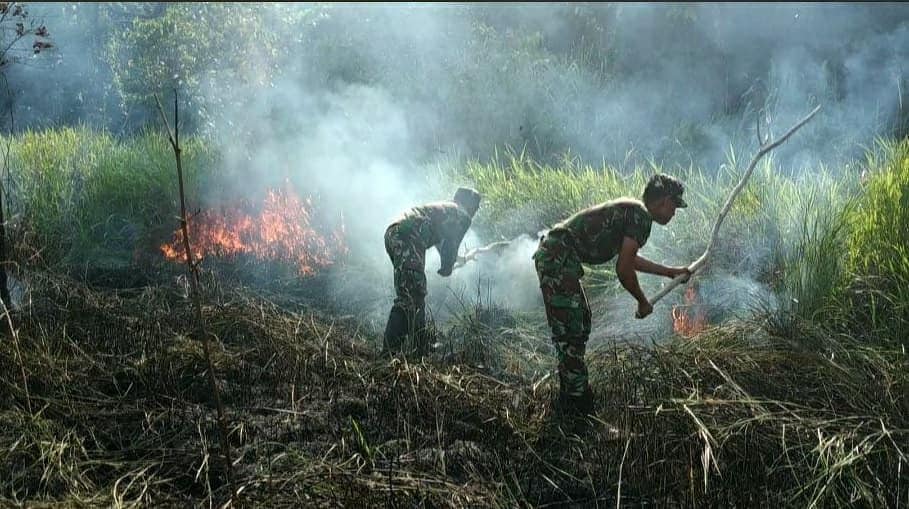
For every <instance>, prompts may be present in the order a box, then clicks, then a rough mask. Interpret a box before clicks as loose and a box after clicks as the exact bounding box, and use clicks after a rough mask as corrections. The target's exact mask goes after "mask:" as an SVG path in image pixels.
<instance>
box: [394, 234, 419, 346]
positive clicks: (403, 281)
mask: <svg viewBox="0 0 909 509" xmlns="http://www.w3.org/2000/svg"><path fill="white" fill-rule="evenodd" d="M411 237H412V236H411V235H407V234H405V233H403V232H401V231H400V228H399V225H397V224H393V225H391V226H389V227H388V229H387V230H385V251H386V252H387V253H388V257H389V258H390V259H391V263H392V266H393V267H394V286H395V300H394V304H393V305H392V309H391V313H390V315H389V320H388V324H387V326H386V329H385V347H386V349H388V350H397V349H400V348H401V346H402V343H403V340H404V336H411V337H412V338H416V336H417V335H418V334H415V333H416V332H419V331H421V330H422V329H423V328H424V325H425V324H424V323H425V309H424V306H425V300H426V274H425V272H424V270H425V267H426V250H425V249H422V248H421V247H420V246H419V245H418V244H417V243H416V242H415V241H414V240H413V239H412V238H411Z"/></svg>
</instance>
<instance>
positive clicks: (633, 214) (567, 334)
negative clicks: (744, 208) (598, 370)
mask: <svg viewBox="0 0 909 509" xmlns="http://www.w3.org/2000/svg"><path fill="white" fill-rule="evenodd" d="M684 190H685V188H684V185H683V184H682V183H681V182H680V181H678V180H676V179H674V178H672V177H669V176H667V175H654V176H653V177H652V178H651V179H650V181H649V182H648V183H647V186H646V187H645V189H644V196H643V201H639V200H636V199H633V198H620V199H617V200H613V201H609V202H606V203H602V204H599V205H595V206H593V207H590V208H587V209H584V210H582V211H580V212H578V213H576V214H574V215H573V216H571V217H569V218H568V219H566V220H564V221H562V222H561V223H559V224H557V225H555V226H554V227H553V228H552V229H551V230H549V232H548V233H547V234H546V236H544V237H543V238H542V239H541V240H540V245H539V247H538V248H537V251H536V253H534V255H533V259H534V263H535V265H536V270H537V276H538V277H539V279H540V289H541V291H542V293H543V303H544V305H545V307H546V319H547V321H548V323H549V326H550V328H551V329H552V341H553V343H554V344H555V348H556V353H557V355H558V359H559V365H558V371H559V385H560V391H559V400H560V403H561V404H562V405H564V406H566V407H568V409H569V410H573V411H578V412H580V413H584V414H586V413H589V412H590V411H591V410H592V408H593V394H592V392H591V389H590V385H589V383H588V381H587V366H586V365H585V363H584V353H585V351H586V348H587V339H588V337H589V335H590V329H591V327H590V321H591V320H590V318H591V315H590V306H589V305H588V303H587V296H586V295H585V293H584V287H583V286H582V285H581V277H582V276H583V275H584V269H583V268H582V266H581V264H582V263H586V264H602V263H606V262H608V261H609V260H611V259H612V258H613V257H615V256H616V255H618V260H617V263H616V273H617V275H618V277H619V281H620V282H621V283H622V286H623V287H624V288H625V289H626V290H627V291H628V292H629V293H630V294H631V295H632V296H633V297H634V298H635V299H636V300H637V302H638V313H637V316H638V318H643V317H645V316H647V315H648V314H650V313H651V312H652V311H653V307H652V306H651V305H650V303H649V302H648V300H647V297H645V296H644V293H643V292H642V291H641V287H640V286H639V284H638V279H637V274H636V272H635V271H641V272H646V273H649V274H656V275H661V276H666V277H669V278H674V277H676V276H678V275H681V274H687V273H688V269H687V268H684V267H666V266H663V265H660V264H658V263H654V262H651V261H649V260H647V259H645V258H643V257H641V256H639V255H638V250H639V249H640V248H642V247H643V246H644V244H645V243H646V242H647V238H648V237H649V236H650V226H651V224H652V222H653V221H656V222H657V223H659V224H661V225H665V224H667V223H669V221H670V220H671V219H672V217H673V215H675V210H676V208H679V207H687V204H686V203H685V201H684V200H683V199H682V194H683V193H684Z"/></svg>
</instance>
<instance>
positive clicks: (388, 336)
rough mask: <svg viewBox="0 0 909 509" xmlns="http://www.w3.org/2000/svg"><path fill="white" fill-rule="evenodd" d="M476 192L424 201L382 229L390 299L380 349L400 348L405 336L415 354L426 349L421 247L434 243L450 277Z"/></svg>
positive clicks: (444, 273) (442, 273) (392, 350)
mask: <svg viewBox="0 0 909 509" xmlns="http://www.w3.org/2000/svg"><path fill="white" fill-rule="evenodd" d="M479 207H480V193H478V192H477V191H475V190H473V189H470V188H467V187H461V188H458V190H457V192H455V195H454V199H453V200H452V201H441V202H435V203H428V204H425V205H421V206H418V207H414V208H412V209H410V210H408V211H406V212H404V214H402V215H401V216H400V217H398V219H396V220H395V221H394V222H393V223H392V224H391V226H389V227H388V229H387V230H385V251H386V252H388V256H389V258H391V263H392V265H393V266H394V271H395V279H394V284H395V301H394V305H392V307H391V313H390V314H389V315H388V323H387V325H386V326H385V340H384V350H385V351H386V352H388V353H395V352H399V351H400V350H401V348H402V347H403V345H404V338H405V337H407V336H409V337H410V338H411V341H412V343H413V345H414V347H415V349H416V351H417V353H418V354H425V353H426V351H427V350H428V345H427V344H426V343H427V338H426V337H425V334H424V333H423V332H424V331H423V329H424V328H425V324H426V312H425V309H424V306H425V299H426V274H424V272H423V271H424V269H425V265H426V260H425V254H426V250H427V249H429V248H431V247H433V246H435V247H436V249H438V251H439V257H440V258H441V267H440V268H439V270H438V274H439V275H440V276H443V277H448V276H450V275H451V271H452V268H453V266H454V263H455V261H456V260H457V257H458V247H459V246H460V245H461V240H462V239H463V238H464V234H465V233H467V229H468V228H470V222H471V221H472V220H473V216H474V214H476V213H477V209H479Z"/></svg>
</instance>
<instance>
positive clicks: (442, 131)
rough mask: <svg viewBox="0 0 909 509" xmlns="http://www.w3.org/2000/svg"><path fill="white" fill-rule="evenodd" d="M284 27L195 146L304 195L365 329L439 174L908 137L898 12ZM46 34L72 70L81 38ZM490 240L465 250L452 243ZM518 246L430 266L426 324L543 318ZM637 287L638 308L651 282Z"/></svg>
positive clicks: (392, 10) (818, 8)
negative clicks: (510, 314)
mask: <svg viewBox="0 0 909 509" xmlns="http://www.w3.org/2000/svg"><path fill="white" fill-rule="evenodd" d="M34 8H35V10H36V11H39V9H38V6H35V7H34ZM262 8H263V9H271V8H275V7H272V6H263V7H262ZM298 8H300V9H313V10H316V11H318V15H316V16H313V17H311V18H307V19H311V20H312V22H311V23H308V24H307V25H306V26H305V27H299V28H298V30H297V33H295V34H293V35H294V37H289V38H288V41H290V42H288V46H287V47H286V48H285V49H286V51H284V52H282V53H281V54H279V55H277V56H273V57H270V58H275V59H276V62H275V65H276V68H277V69H279V70H280V72H279V73H278V76H276V78H275V79H274V80H273V81H272V82H270V83H269V84H268V86H264V87H263V86H256V87H251V88H247V89H237V90H234V92H232V93H235V94H236V95H235V96H232V97H229V98H225V97H224V94H226V93H227V92H226V91H225V90H222V89H210V90H208V100H209V102H211V103H212V104H218V105H220V106H219V110H218V112H217V113H218V116H217V118H218V121H217V122H215V123H213V125H212V126H210V127H209V128H207V129H203V130H202V132H201V133H200V134H204V135H208V136H211V138H212V139H213V140H214V141H215V143H216V144H217V146H218V148H219V150H220V151H221V152H222V153H223V154H224V155H225V164H226V168H225V171H227V172H229V173H233V174H237V175H238V179H237V182H238V184H237V187H236V189H235V192H241V193H242V192H246V191H248V190H250V187H257V188H261V187H267V186H270V185H276V184H278V183H280V182H283V181H285V180H286V179H289V180H290V181H292V182H294V183H295V184H296V185H297V186H298V187H299V188H300V189H301V190H303V191H305V192H307V193H312V194H314V195H315V196H316V197H317V201H318V203H320V204H321V206H323V207H324V210H325V211H326V214H327V215H329V216H331V217H341V216H342V215H343V220H344V223H345V226H346V228H347V232H348V238H349V243H350V248H351V253H352V263H353V264H354V265H355V266H356V267H359V268H360V270H361V271H362V277H360V278H359V280H358V281H357V282H352V281H350V280H349V276H344V277H342V278H341V279H343V280H339V281H337V282H336V289H337V291H338V292H339V295H340V297H339V298H340V300H344V299H347V300H349V301H351V302H357V303H359V304H358V305H359V306H361V307H363V308H364V309H362V310H361V311H362V312H363V313H364V315H365V316H369V317H371V318H372V319H373V321H374V323H375V324H376V325H377V327H380V326H381V324H382V321H383V320H384V315H385V313H386V312H387V308H388V305H390V302H391V296H392V294H391V267H390V264H389V262H388V260H387V257H386V255H385V252H384V245H383V241H382V234H383V231H384V229H385V227H386V226H387V224H388V223H389V222H390V221H391V219H392V218H393V217H394V216H395V215H397V214H398V213H400V212H401V211H403V210H404V209H406V208H407V207H409V206H412V205H415V204H418V203H421V202H425V201H432V200H438V199H447V198H448V197H450V196H451V194H452V192H453V191H454V187H455V186H457V185H458V184H461V183H459V182H450V181H449V180H446V179H443V178H442V174H441V170H440V168H444V167H446V166H447V165H452V164H457V163H458V162H460V161H463V160H465V159H468V158H470V159H473V158H477V159H480V160H484V159H487V158H489V157H492V156H493V155H494V154H495V153H496V151H497V150H499V151H501V150H504V148H505V147H511V148H513V149H515V150H525V151H527V152H528V153H530V154H532V155H533V156H535V157H537V158H539V159H542V160H548V159H554V158H556V157H558V156H560V155H562V154H563V153H565V152H566V151H570V152H571V153H572V154H573V155H574V156H576V157H578V158H580V159H581V160H582V161H586V162H590V163H593V164H599V163H601V162H603V161H605V162H606V163H608V164H611V165H615V166H617V167H618V168H620V169H623V170H624V169H628V168H630V167H633V166H634V165H637V164H641V163H643V162H645V161H650V160H653V161H656V162H658V163H663V164H664V165H666V167H668V168H672V167H673V165H676V164H681V165H689V164H692V165H695V166H700V167H702V168H703V169H704V170H705V171H707V172H708V173H709V172H712V171H715V170H716V169H717V168H718V167H719V166H720V165H721V164H722V163H723V162H724V161H725V159H726V154H727V153H728V152H729V151H730V150H731V149H732V150H734V151H735V152H736V153H739V154H749V153H750V152H751V151H752V150H753V149H754V147H755V135H754V129H753V126H754V123H755V120H756V115H757V112H758V111H759V110H764V112H765V114H766V116H767V118H769V120H770V121H771V126H772V127H773V128H774V130H775V132H776V133H777V134H779V133H780V132H782V130H783V129H786V128H788V127H789V126H790V125H791V124H792V123H793V122H794V121H795V120H796V119H797V118H799V117H801V116H803V115H804V114H805V113H806V112H808V111H809V110H810V109H811V108H812V107H813V106H814V105H816V104H822V105H823V108H824V109H823V111H822V113H821V114H820V116H818V117H817V119H815V120H814V121H813V122H812V123H811V124H810V125H809V126H807V127H806V128H805V129H804V130H803V131H800V132H799V135H798V139H797V140H793V141H792V142H790V143H788V144H787V145H785V146H784V147H782V148H781V149H780V150H778V151H777V152H775V153H774V161H775V162H776V164H778V165H779V167H780V169H781V170H782V171H786V172H789V173H792V174H797V173H799V172H805V171H811V169H814V168H818V167H820V166H821V165H827V166H830V167H838V166H840V165H842V163H843V162H845V161H848V160H849V159H850V158H853V157H855V156H857V155H860V154H861V152H862V151H863V150H864V149H865V148H866V147H867V146H869V145H870V144H871V143H872V141H873V140H874V138H875V137H877V136H886V135H893V134H903V133H904V132H905V126H906V123H905V121H906V118H907V115H906V113H905V109H906V108H907V106H906V105H905V104H904V103H906V100H907V99H909V97H907V95H906V91H905V89H906V84H907V83H906V75H907V71H906V69H905V66H904V62H906V61H909V60H907V57H909V8H907V7H904V6H902V5H898V4H893V5H890V4H873V5H867V4H846V5H844V4H836V5H827V4H782V5H773V4H760V5H737V4H696V5H687V6H686V5H666V4H614V5H607V4H532V5H531V4H527V5H517V4H468V5H456V4H445V5H417V6H414V5H406V4H400V5H398V4H388V5H372V4H369V5H366V4H363V5H354V4H338V5H331V6H318V5H301V6H299V7H298ZM48 9H53V7H48ZM48 12H51V11H48ZM49 28H51V30H52V31H53V30H54V27H53V26H50V23H49ZM107 29H110V27H107ZM57 33H58V37H57V43H58V45H59V46H60V47H61V48H65V51H66V52H67V54H68V55H69V56H70V58H72V55H74V54H76V53H78V49H79V48H81V47H88V37H91V36H92V34H85V33H76V32H73V31H69V32H68V31H66V30H63V29H58V30H57ZM250 54H251V55H259V52H257V51H256V48H250ZM257 58H262V57H261V55H259V56H258V57H257ZM74 65H75V64H74ZM17 72H18V73H19V74H17V75H13V76H12V78H13V80H14V81H15V80H16V79H18V80H20V81H19V82H20V83H21V82H23V80H26V79H27V80H29V82H32V81H33V80H34V77H35V76H34V74H33V72H34V71H33V70H31V69H28V68H25V69H21V70H18V71H17ZM30 73H31V74H30ZM105 76H107V75H105V74H104V73H98V72H88V71H80V72H74V73H72V79H71V81H68V82H67V83H66V87H62V88H61V90H79V91H80V93H82V94H85V95H88V96H91V95H92V94H96V93H97V91H99V90H109V84H108V83H96V82H91V81H87V80H99V79H102V78H104V77H105ZM57 79H58V80H62V78H59V77H58V78H57ZM80 80H81V81H80ZM254 82H255V81H254ZM232 90H233V89H232ZM53 94H54V92H53V91H50V90H44V89H41V88H40V87H36V88H35V89H34V90H32V91H23V92H22V94H21V96H20V97H19V100H20V101H21V103H22V107H20V111H25V112H31V113H33V114H34V115H31V116H30V115H29V114H24V115H23V116H22V118H20V122H22V123H23V124H24V125H39V124H41V123H42V122H44V123H47V122H48V119H51V120H50V121H51V122H52V121H54V120H60V121H65V122H72V119H71V118H69V117H65V116H62V115H61V116H60V117H59V119H55V118H54V112H52V111H47V109H46V108H41V107H40V106H39V105H40V104H44V103H45V101H47V100H48V99H47V98H48V97H53ZM83 97H85V96H83ZM105 97H108V96H105ZM55 100H57V102H58V103H59V102H60V101H62V99H59V98H58V99H55ZM93 100H95V101H96V102H97V103H99V104H104V105H106V104H107V102H106V101H108V100H109V99H103V100H102V99H97V98H96V99H93ZM105 107H107V106H105ZM62 110H65V111H68V112H72V111H74V110H73V109H72V108H69V109H67V108H62V109H61V111H62ZM119 122H122V119H120V120H119ZM116 125H118V122H108V125H107V127H111V126H116ZM740 158H741V156H740ZM745 159H747V157H745ZM843 167H845V168H848V166H843ZM239 176H243V177H242V179H241V178H239ZM209 198H210V199H212V198H211V197H209ZM671 228H672V225H670V227H669V230H671ZM658 229H660V228H659V227H656V226H655V230H658ZM493 240H499V239H479V238H476V237H475V236H473V233H471V234H470V235H469V236H468V238H467V239H465V244H469V245H470V247H474V246H477V245H482V244H485V243H487V242H489V241H493ZM535 244H536V240H535V239H525V240H521V241H520V242H516V243H515V245H514V246H513V247H512V248H510V250H509V251H507V252H506V253H505V254H504V255H503V256H502V257H500V258H495V259H486V260H483V261H481V262H480V263H475V264H471V265H469V266H467V267H465V268H463V269H460V270H459V271H457V272H456V273H455V275H454V276H453V277H452V278H450V279H442V278H439V277H438V276H436V275H435V269H436V268H437V263H438V262H437V255H435V253H434V251H431V252H430V253H429V256H428V259H427V274H428V278H429V284H430V305H431V306H432V307H433V308H434V312H435V313H436V315H438V316H444V315H445V313H448V312H456V311H457V309H456V306H454V305H453V304H452V303H453V302H455V301H456V300H457V299H454V298H453V297H452V296H454V295H463V296H466V297H467V298H469V299H474V300H475V299H476V296H477V295H479V294H484V292H486V293H485V295H486V296H488V298H489V299H492V300H494V301H496V302H499V303H502V304H504V305H507V306H510V307H514V308H517V309H535V310H540V307H539V305H540V301H539V298H538V290H537V285H536V281H535V275H534V273H533V267H532V262H531V261H530V255H531V253H532V252H533V249H534V248H535ZM690 250H691V249H690V246H675V245H674V244H673V239H672V238H671V235H669V234H667V233H658V234H656V235H655V236H654V238H653V239H652V241H651V243H650V244H649V245H648V247H647V248H646V249H645V251H644V254H645V255H648V253H650V254H653V255H656V254H659V257H660V259H659V260H658V261H662V262H666V263H669V262H671V263H676V264H682V263H685V262H686V260H683V259H680V253H685V252H688V251H690ZM643 283H644V285H645V289H648V290H650V291H652V289H653V288H654V287H655V286H656V285H658V283H659V281H657V280H656V279H655V278H651V277H645V280H644V281H643ZM748 284H750V283H747V282H742V285H745V286H748ZM730 285H731V283H730ZM730 287H731V286H730ZM478 290H479V291H478ZM762 292H763V290H760V289H755V290H754V292H752V293H762ZM363 295H366V297H363ZM598 311H599V312H605V313H606V314H608V315H610V316H630V315H631V314H632V311H633V303H632V302H631V300H630V297H629V298H627V299H626V298H620V299H618V300H617V301H616V302H614V303H608V304H607V309H606V310H602V309H601V310H598ZM654 322H655V323H656V322H657V321H656V320H654ZM640 330H642V329H641V322H636V321H633V320H631V319H628V320H625V321H623V320H618V319H617V320H613V321H611V322H610V324H609V325H608V326H607V330H606V332H605V334H606V336H621V335H624V334H630V333H631V331H640ZM601 332H602V331H601Z"/></svg>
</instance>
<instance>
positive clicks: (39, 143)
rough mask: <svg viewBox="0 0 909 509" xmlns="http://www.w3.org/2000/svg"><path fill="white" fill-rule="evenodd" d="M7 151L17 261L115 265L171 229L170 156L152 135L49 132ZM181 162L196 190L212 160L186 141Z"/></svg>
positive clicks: (24, 138)
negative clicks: (22, 258)
mask: <svg viewBox="0 0 909 509" xmlns="http://www.w3.org/2000/svg"><path fill="white" fill-rule="evenodd" d="M10 147H11V150H10V161H9V168H10V174H11V179H10V183H11V189H10V193H9V194H10V198H11V200H10V201H11V204H10V206H11V211H12V213H13V214H12V215H13V216H14V223H17V225H18V226H20V228H19V236H20V237H22V238H23V240H24V241H25V242H24V244H23V243H21V242H20V245H19V248H20V249H25V250H26V251H27V252H25V253H22V254H23V255H24V256H25V257H29V258H30V259H32V260H37V261H39V262H40V263H41V264H43V265H45V266H56V265H63V266H74V265H80V264H82V263H84V262H86V261H89V260H90V261H92V262H93V263H100V264H105V263H113V264H122V263H127V262H129V260H130V259H131V257H132V256H133V255H134V250H135V248H136V246H137V245H141V243H142V242H143V241H144V240H147V238H148V237H149V236H150V235H151V234H152V233H154V232H155V231H156V229H159V228H164V227H166V228H169V229H171V230H172V229H173V228H174V226H173V225H174V224H175V221H174V219H173V218H174V215H175V211H176V210H177V204H176V189H175V187H176V186H175V184H174V178H173V161H172V160H171V158H172V155H171V154H170V153H169V149H170V148H169V146H168V145H167V141H166V140H164V139H163V138H162V137H161V136H160V135H158V134H155V133H144V134H140V135H138V136H135V137H131V138H128V139H123V140H121V139H117V138H115V137H113V136H111V135H110V134H108V133H104V132H98V131H93V130H91V129H88V128H62V129H50V130H44V131H29V132H25V133H22V134H19V135H16V136H14V137H13V139H12V140H10ZM184 157H185V158H186V160H187V167H188V168H190V169H191V171H190V172H188V173H189V175H188V177H189V178H188V186H189V188H190V189H198V188H199V187H200V186H201V185H203V184H202V183H203V181H204V179H205V174H206V173H207V172H209V171H210V170H211V169H212V168H213V167H214V165H215V163H214V160H215V155H214V153H213V152H212V151H211V150H210V148H209V147H207V146H206V145H205V144H204V143H202V142H201V141H198V140H190V141H188V142H187V143H186V147H185V150H184ZM35 255H37V256H35Z"/></svg>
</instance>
